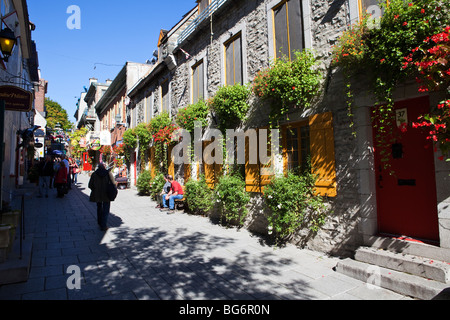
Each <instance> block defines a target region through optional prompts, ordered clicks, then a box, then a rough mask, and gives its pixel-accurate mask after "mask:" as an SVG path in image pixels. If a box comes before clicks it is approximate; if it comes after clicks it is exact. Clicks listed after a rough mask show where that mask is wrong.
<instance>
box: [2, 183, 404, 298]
mask: <svg viewBox="0 0 450 320" xmlns="http://www.w3.org/2000/svg"><path fill="white" fill-rule="evenodd" d="M78 182H79V184H78V185H77V186H74V187H72V190H71V191H70V192H69V194H68V195H67V196H66V197H64V198H63V199H58V198H56V191H55V190H54V189H52V190H51V191H52V192H51V195H50V196H49V198H48V199H47V198H35V197H34V198H33V199H29V200H27V201H26V204H25V214H26V233H27V236H29V237H31V236H32V237H33V249H32V250H33V251H32V261H31V265H32V267H31V271H30V275H29V280H28V281H27V282H25V283H20V284H12V285H5V286H2V287H0V299H3V300H6V299H8V300H9V299H14V300H17V299H19V300H20V299H22V300H36V299H38V300H84V299H101V300H216V299H220V300H222V299H224V300H255V299H263V300H272V299H282V300H329V299H331V300H403V299H409V298H408V297H404V296H401V295H399V294H396V293H393V292H391V291H388V290H385V289H380V288H377V289H373V288H369V286H367V285H366V284H365V283H363V282H361V281H358V280H355V279H353V278H349V277H346V276H344V275H342V274H338V273H336V272H335V271H333V267H335V266H336V264H337V261H338V259H337V258H333V257H327V256H325V255H323V254H321V253H318V252H313V251H310V250H300V249H298V248H296V247H294V246H288V247H286V248H282V249H279V248H278V249H275V248H273V247H269V246H267V245H265V244H262V243H261V241H260V238H259V237H257V236H254V235H252V234H251V233H249V232H247V231H246V230H240V231H238V230H236V229H226V228H224V227H222V226H219V225H215V224H213V223H211V221H210V220H209V219H208V218H205V217H198V216H192V215H188V214H185V213H181V212H180V213H175V214H173V215H167V214H166V213H162V212H160V211H159V210H157V209H155V203H154V202H152V201H150V200H149V198H148V197H139V196H138V195H137V194H136V191H135V190H133V189H131V190H120V191H119V195H118V197H117V199H116V201H115V202H113V203H112V205H111V215H110V219H109V226H110V229H109V230H108V231H107V232H106V233H105V232H101V231H100V230H99V228H98V225H97V221H96V206H95V204H94V203H90V202H89V197H88V195H89V193H90V190H89V189H88V188H87V182H88V176H87V175H81V176H80V177H79V179H78ZM69 266H75V268H77V267H78V268H79V270H80V271H81V283H80V286H81V289H80V290H77V289H73V290H71V289H69V288H68V286H67V283H68V282H69V284H75V283H76V282H75V281H72V280H73V279H75V278H74V276H73V275H76V274H73V273H72V272H67V269H68V267H69Z"/></svg>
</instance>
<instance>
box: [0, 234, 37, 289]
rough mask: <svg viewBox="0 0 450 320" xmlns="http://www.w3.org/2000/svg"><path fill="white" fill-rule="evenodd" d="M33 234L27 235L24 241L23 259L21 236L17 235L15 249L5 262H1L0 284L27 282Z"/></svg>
mask: <svg viewBox="0 0 450 320" xmlns="http://www.w3.org/2000/svg"><path fill="white" fill-rule="evenodd" d="M32 238H33V237H32V236H31V235H29V234H27V237H26V239H25V240H23V242H22V259H20V244H19V241H20V239H19V236H17V237H16V239H15V242H14V245H13V249H12V251H11V253H10V254H9V255H8V257H7V259H6V261H5V262H3V263H0V286H1V285H5V284H13V283H20V282H25V281H27V280H28V276H29V273H30V268H31V252H32V246H33V241H32Z"/></svg>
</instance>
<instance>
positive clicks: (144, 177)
mask: <svg viewBox="0 0 450 320" xmlns="http://www.w3.org/2000/svg"><path fill="white" fill-rule="evenodd" d="M151 178H152V177H151V174H150V171H148V170H144V171H142V172H141V174H140V175H139V177H138V179H137V182H136V187H137V190H138V192H139V194H140V195H145V196H148V195H150V180H151Z"/></svg>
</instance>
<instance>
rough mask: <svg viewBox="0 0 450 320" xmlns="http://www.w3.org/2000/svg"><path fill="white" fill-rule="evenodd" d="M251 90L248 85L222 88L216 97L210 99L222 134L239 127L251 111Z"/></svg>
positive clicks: (210, 105)
mask: <svg viewBox="0 0 450 320" xmlns="http://www.w3.org/2000/svg"><path fill="white" fill-rule="evenodd" d="M250 94H251V90H250V89H249V87H248V86H247V85H241V84H235V85H232V86H225V87H220V88H219V90H218V91H217V93H216V95H215V96H214V97H213V98H211V99H209V101H208V104H209V107H210V108H211V109H212V110H213V111H214V112H215V114H216V116H217V117H218V121H219V124H218V127H219V129H220V130H221V131H222V132H225V130H226V129H231V128H235V127H237V126H238V125H239V124H240V122H242V121H243V120H244V119H245V117H246V116H247V112H248V110H249V109H250V105H249V102H248V100H249V98H250Z"/></svg>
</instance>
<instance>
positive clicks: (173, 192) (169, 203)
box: [160, 175, 184, 212]
mask: <svg viewBox="0 0 450 320" xmlns="http://www.w3.org/2000/svg"><path fill="white" fill-rule="evenodd" d="M167 179H168V180H169V182H170V184H171V188H170V191H169V193H168V194H164V195H163V208H162V209H160V210H161V211H167V210H169V211H170V212H173V211H175V200H176V199H183V197H184V195H183V187H182V186H181V185H180V184H179V183H178V182H177V181H175V180H173V177H172V176H171V175H169V176H167Z"/></svg>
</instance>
